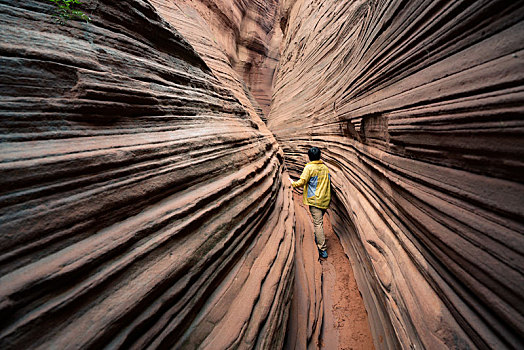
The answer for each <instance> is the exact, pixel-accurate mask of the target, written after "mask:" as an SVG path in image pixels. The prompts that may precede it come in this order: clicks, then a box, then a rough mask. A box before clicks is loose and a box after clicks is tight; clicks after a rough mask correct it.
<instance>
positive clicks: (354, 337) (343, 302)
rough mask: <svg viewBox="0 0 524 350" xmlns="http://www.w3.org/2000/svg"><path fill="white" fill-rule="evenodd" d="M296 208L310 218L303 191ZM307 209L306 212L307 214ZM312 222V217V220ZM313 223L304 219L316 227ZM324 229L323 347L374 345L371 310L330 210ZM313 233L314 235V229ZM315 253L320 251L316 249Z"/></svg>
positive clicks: (357, 349) (363, 349) (364, 349)
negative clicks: (333, 222) (369, 319)
mask: <svg viewBox="0 0 524 350" xmlns="http://www.w3.org/2000/svg"><path fill="white" fill-rule="evenodd" d="M293 199H294V201H295V208H296V210H297V211H299V210H300V211H302V213H301V214H302V215H297V217H298V218H301V219H302V220H304V219H306V220H307V219H309V220H311V216H310V214H309V210H308V209H307V207H306V206H305V205H304V204H303V203H302V195H300V194H298V193H296V192H295V193H294V194H293ZM305 213H307V217H306V215H304V214H305ZM310 223H311V221H310ZM310 223H307V222H306V223H304V224H305V225H304V226H306V227H309V228H310V229H312V225H311V224H310ZM324 233H325V235H326V244H327V247H328V248H327V249H328V254H329V256H328V258H327V259H320V264H321V265H322V297H323V300H324V303H323V309H324V310H323V311H324V317H323V324H322V329H321V335H320V339H321V341H320V344H318V345H319V346H320V348H321V349H327V350H331V349H341V350H368V349H374V346H373V338H372V336H371V331H370V328H369V322H368V317H367V312H366V309H365V307H364V302H363V300H362V296H361V295H360V292H359V290H358V287H357V282H356V281H355V277H354V275H353V270H352V268H351V265H350V264H349V263H350V261H349V260H348V257H347V255H346V254H345V253H344V250H343V248H342V245H341V244H340V240H339V239H338V237H337V235H336V233H335V232H334V230H333V227H332V226H331V223H330V219H329V214H326V215H325V216H324ZM309 234H311V235H312V236H313V232H312V231H310V232H309ZM312 254H315V255H316V256H317V255H318V254H317V252H316V251H313V252H312Z"/></svg>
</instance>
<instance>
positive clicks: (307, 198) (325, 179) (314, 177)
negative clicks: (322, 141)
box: [291, 160, 331, 209]
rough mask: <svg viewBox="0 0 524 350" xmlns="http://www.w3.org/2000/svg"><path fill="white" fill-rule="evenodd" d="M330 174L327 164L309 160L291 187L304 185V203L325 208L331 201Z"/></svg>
mask: <svg viewBox="0 0 524 350" xmlns="http://www.w3.org/2000/svg"><path fill="white" fill-rule="evenodd" d="M330 180H331V176H330V175H329V170H328V168H327V166H326V165H325V164H324V163H323V162H322V161H321V160H314V161H312V162H309V163H307V164H306V166H305V167H304V171H303V172H302V175H300V180H298V181H295V182H293V183H292V184H291V185H292V186H293V187H301V186H304V193H303V200H304V204H305V205H311V206H313V207H317V208H320V209H327V208H328V207H329V202H331V181H330Z"/></svg>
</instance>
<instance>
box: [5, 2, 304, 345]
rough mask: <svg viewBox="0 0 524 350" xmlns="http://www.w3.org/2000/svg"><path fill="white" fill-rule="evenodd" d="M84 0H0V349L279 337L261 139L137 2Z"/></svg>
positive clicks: (276, 193) (280, 226) (281, 319)
mask: <svg viewBox="0 0 524 350" xmlns="http://www.w3.org/2000/svg"><path fill="white" fill-rule="evenodd" d="M86 3H87V4H86V7H84V9H85V11H86V12H87V13H89V14H90V16H91V18H92V21H91V22H90V23H84V22H78V21H69V22H68V23H67V24H66V25H59V24H57V23H55V22H54V18H53V17H52V13H53V6H52V4H50V3H49V2H47V1H24V2H13V1H0V13H1V15H0V61H1V62H0V77H1V78H0V100H1V103H0V127H1V132H0V138H1V143H0V147H1V152H0V158H1V159H0V183H1V184H0V191H1V192H0V208H1V209H0V241H1V242H0V348H2V349H28V348H41V349H44V348H45V349H60V348H93V349H95V348H96V349H100V348H105V347H109V348H126V349H128V348H140V349H142V348H146V347H148V348H169V347H175V348H179V347H184V348H194V347H196V346H197V345H200V346H201V347H202V348H213V349H216V348H226V347H231V346H234V347H239V348H252V347H260V348H278V347H280V346H281V344H282V342H283V340H284V334H283V332H282V329H283V328H284V327H285V324H286V319H287V310H288V306H289V302H290V292H291V283H292V266H293V254H294V234H293V222H294V209H293V205H292V204H291V196H290V192H289V190H287V189H284V188H283V187H282V185H281V181H280V178H281V174H282V160H283V159H282V153H281V151H280V149H279V147H278V145H277V144H276V142H275V139H274V137H273V136H272V135H271V133H270V132H269V131H268V129H267V128H266V127H265V125H264V124H263V123H262V121H261V120H260V118H259V117H258V115H257V113H256V112H254V107H253V106H252V105H251V106H250V103H249V97H248V96H247V94H244V95H242V94H240V93H239V91H238V90H237V89H236V87H235V86H236V85H235V84H233V83H231V84H226V83H224V81H233V82H234V81H235V79H236V78H235V77H229V78H228V77H227V71H228V70H227V69H226V68H227V67H226V68H224V69H222V70H220V69H218V68H217V66H215V65H212V64H209V65H208V64H207V63H206V62H205V61H204V60H202V58H201V55H200V54H199V53H197V52H196V51H195V50H194V49H193V47H192V46H191V45H190V44H189V43H188V42H187V41H186V39H184V38H183V36H182V35H181V34H180V33H179V32H178V31H177V30H176V29H175V28H174V27H173V26H172V25H171V24H169V23H168V22H167V21H166V20H165V19H163V18H162V16H161V15H159V13H158V12H157V10H156V9H155V7H153V5H152V4H151V3H150V2H148V1H142V0H122V1H89V2H86ZM161 5H162V4H161V3H160V2H159V1H157V2H156V4H155V6H157V7H158V8H160V7H161ZM202 35H203V36H205V35H204V34H202ZM203 40H204V39H203ZM229 69H231V68H229ZM241 95H242V96H241ZM241 100H242V101H241Z"/></svg>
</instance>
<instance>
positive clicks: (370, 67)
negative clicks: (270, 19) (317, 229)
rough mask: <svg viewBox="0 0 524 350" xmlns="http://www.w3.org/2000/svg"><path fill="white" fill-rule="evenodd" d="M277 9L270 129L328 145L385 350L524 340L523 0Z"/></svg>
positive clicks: (297, 140)
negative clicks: (278, 44)
mask: <svg viewBox="0 0 524 350" xmlns="http://www.w3.org/2000/svg"><path fill="white" fill-rule="evenodd" d="M281 7H282V8H281V13H282V14H283V18H282V19H281V21H280V23H281V25H282V28H283V30H284V38H283V43H282V51H281V54H280V68H279V71H278V74H277V77H276V82H275V87H274V94H273V103H272V106H271V111H270V114H269V116H268V126H269V127H270V129H271V130H272V131H273V132H274V133H275V135H276V137H277V140H278V141H279V142H280V143H281V146H282V147H283V149H284V152H285V156H286V162H287V163H288V168H289V169H290V171H291V172H293V173H294V174H295V175H298V174H299V172H300V171H301V170H302V167H303V165H304V164H305V162H306V161H307V160H306V156H305V152H306V151H307V149H308V148H309V147H310V146H312V145H316V146H319V147H321V148H322V150H323V152H324V153H323V158H324V160H325V161H326V163H327V165H328V166H329V167H330V169H331V172H332V176H333V183H334V186H335V195H334V202H333V203H332V207H331V208H332V211H331V217H332V218H333V225H334V228H335V231H336V232H337V233H338V234H339V236H340V239H341V241H342V243H343V245H344V247H345V249H346V251H347V253H348V255H350V256H351V260H352V261H357V262H358V263H357V264H355V266H353V268H354V271H355V275H356V277H357V281H358V284H359V287H360V290H361V292H362V295H363V297H364V301H365V303H366V308H367V310H368V315H369V319H370V323H371V330H372V333H373V337H374V341H375V346H376V347H377V348H382V349H392V348H399V347H401V348H414V349H422V348H427V349H447V348H457V349H468V348H470V349H473V348H481V349H489V348H491V349H504V348H522V346H523V344H522V334H524V316H523V315H524V303H523V302H522V300H524V278H523V271H524V259H523V253H524V237H523V233H524V225H523V222H524V217H523V214H524V213H523V210H524V209H523V208H524V199H523V198H524V196H523V193H524V186H523V185H522V181H523V177H522V174H523V173H524V168H523V163H522V160H523V159H524V143H523V141H522V140H523V136H524V135H523V133H524V122H523V120H522V114H523V112H524V108H523V106H524V103H523V102H524V91H523V84H522V81H523V79H522V78H523V77H522V75H523V74H524V69H523V67H524V60H523V57H524V50H523V49H524V41H523V40H522V38H523V37H524V6H523V5H522V2H507V1H475V2H466V1H464V2H447V1H429V0H428V1H418V2H405V1H385V0H384V1H380V0H379V1H338V2H335V1H319V0H299V1H284V2H283V3H282V4H281ZM297 227H298V226H297Z"/></svg>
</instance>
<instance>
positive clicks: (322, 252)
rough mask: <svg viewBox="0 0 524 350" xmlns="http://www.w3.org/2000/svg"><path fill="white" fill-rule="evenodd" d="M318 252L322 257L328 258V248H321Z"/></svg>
mask: <svg viewBox="0 0 524 350" xmlns="http://www.w3.org/2000/svg"><path fill="white" fill-rule="evenodd" d="M318 254H319V255H320V257H321V258H324V259H325V258H327V250H319V251H318Z"/></svg>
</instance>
